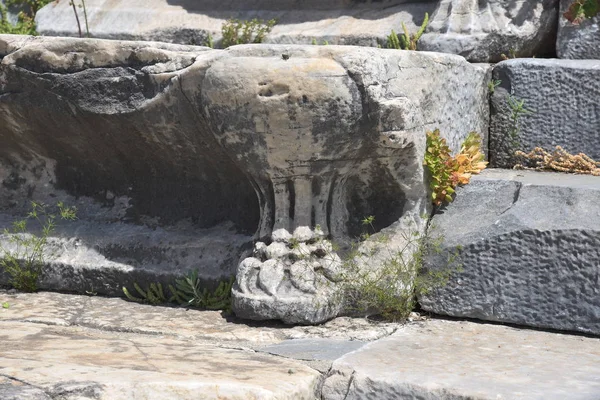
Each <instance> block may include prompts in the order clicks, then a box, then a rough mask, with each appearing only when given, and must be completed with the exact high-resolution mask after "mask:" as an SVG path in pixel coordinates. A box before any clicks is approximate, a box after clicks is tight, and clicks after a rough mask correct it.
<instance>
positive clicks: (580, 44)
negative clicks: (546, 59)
mask: <svg viewBox="0 0 600 400" xmlns="http://www.w3.org/2000/svg"><path fill="white" fill-rule="evenodd" d="M572 3H573V2H572V1H570V0H560V11H561V16H560V18H559V20H558V21H559V22H558V38H557V42H556V53H557V55H558V57H559V58H571V59H578V60H587V59H594V60H598V59H600V17H599V16H596V17H594V18H591V19H587V20H585V21H583V22H582V23H581V24H579V25H574V24H572V23H570V22H569V21H568V20H567V19H566V18H564V17H563V16H562V14H563V13H564V12H565V11H566V10H567V9H568V8H569V5H570V4H572Z"/></svg>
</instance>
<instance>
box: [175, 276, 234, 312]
mask: <svg viewBox="0 0 600 400" xmlns="http://www.w3.org/2000/svg"><path fill="white" fill-rule="evenodd" d="M234 281H235V277H231V278H230V279H229V280H227V281H221V282H220V283H219V285H218V286H217V288H216V289H215V290H214V291H212V292H211V291H210V290H208V289H207V288H204V289H202V288H201V285H200V279H199V278H198V270H194V271H192V272H190V273H189V274H188V276H186V277H184V278H183V279H177V280H176V281H175V286H171V285H170V286H169V290H171V292H172V293H173V297H172V301H176V302H177V303H179V304H185V305H188V306H191V307H196V308H202V309H206V310H224V311H226V312H229V311H231V288H232V287H233V282H234Z"/></svg>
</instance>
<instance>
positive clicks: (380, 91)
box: [199, 45, 487, 238]
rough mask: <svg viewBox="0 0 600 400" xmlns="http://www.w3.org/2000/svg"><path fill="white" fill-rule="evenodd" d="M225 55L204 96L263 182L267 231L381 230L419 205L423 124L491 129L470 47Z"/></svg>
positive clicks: (227, 141) (226, 139)
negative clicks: (463, 54)
mask: <svg viewBox="0 0 600 400" xmlns="http://www.w3.org/2000/svg"><path fill="white" fill-rule="evenodd" d="M226 54H228V55H229V56H228V57H222V58H220V59H219V60H216V61H215V62H213V63H212V65H211V67H210V69H208V71H207V72H206V74H205V77H204V84H203V88H202V93H201V99H200V100H199V102H200V103H201V104H202V105H203V111H204V115H205V117H206V119H207V120H208V121H209V124H210V126H211V130H212V132H213V133H214V135H215V137H216V138H217V140H218V141H219V143H220V144H221V146H222V147H223V148H224V149H227V150H228V151H229V152H230V154H234V155H235V161H236V163H237V164H238V165H239V167H240V169H241V170H243V171H246V173H247V174H248V175H249V176H250V181H251V182H252V183H253V185H254V186H255V188H256V191H257V193H258V197H259V203H260V207H261V223H260V226H259V230H258V232H259V237H261V238H268V237H269V235H270V234H271V232H272V230H276V229H280V228H282V229H286V230H288V231H293V230H294V229H295V228H296V227H298V226H317V225H320V226H321V229H322V230H323V232H324V233H325V234H326V235H332V236H333V237H334V238H345V237H347V236H348V235H350V236H358V235H359V234H360V233H361V227H360V220H361V219H362V218H364V216H367V215H373V216H374V217H375V226H376V228H377V230H379V229H381V228H383V227H386V226H389V225H391V224H392V223H393V222H395V221H397V220H398V219H399V218H400V217H401V216H402V215H403V214H407V213H414V214H416V215H421V214H422V213H423V212H424V211H425V210H427V208H428V206H429V202H428V200H427V199H426V184H425V182H424V179H423V166H422V160H423V156H424V151H425V148H424V146H425V136H424V132H425V131H427V130H431V129H434V128H435V127H439V128H440V130H441V131H442V132H444V134H445V135H446V137H447V138H448V140H449V143H450V146H451V147H453V148H455V149H456V148H458V146H459V144H460V142H461V141H462V138H464V136H465V135H466V134H467V132H468V131H469V130H476V131H478V132H485V126H486V121H485V115H486V113H487V109H486V108H487V107H486V104H485V97H486V91H487V87H485V82H487V70H486V69H485V68H481V67H478V66H472V65H470V64H468V63H466V62H465V61H464V60H463V59H461V58H460V57H456V56H450V55H442V54H420V53H415V52H398V51H391V50H378V49H371V48H352V47H333V46H332V47H329V48H327V47H322V46H291V47H282V46H260V47H257V46H251V45H248V46H238V47H235V48H232V49H231V50H228V51H227V52H226ZM465 74H472V75H471V77H469V78H466V75H465ZM467 80H468V81H469V82H470V83H467ZM407 82H410V84H407Z"/></svg>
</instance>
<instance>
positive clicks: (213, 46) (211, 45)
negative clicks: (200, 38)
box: [204, 33, 215, 49]
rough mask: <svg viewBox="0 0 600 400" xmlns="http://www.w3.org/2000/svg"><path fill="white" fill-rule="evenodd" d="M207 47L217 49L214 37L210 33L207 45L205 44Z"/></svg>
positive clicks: (207, 37)
mask: <svg viewBox="0 0 600 400" xmlns="http://www.w3.org/2000/svg"><path fill="white" fill-rule="evenodd" d="M204 45H205V46H206V47H210V48H211V49H214V48H215V43H214V41H213V37H212V35H211V34H210V33H208V34H207V36H206V43H205V44H204Z"/></svg>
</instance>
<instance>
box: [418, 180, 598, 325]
mask: <svg viewBox="0 0 600 400" xmlns="http://www.w3.org/2000/svg"><path fill="white" fill-rule="evenodd" d="M598 198H600V178H598V177H593V176H582V175H568V174H558V173H544V172H531V171H509V170H488V171H484V173H483V174H482V175H480V176H477V177H475V178H473V180H472V182H471V183H470V184H469V185H467V186H465V187H462V188H460V189H459V190H458V191H457V196H456V200H455V201H454V202H453V203H451V204H450V205H448V207H447V208H446V209H444V210H443V212H441V213H439V214H437V215H435V216H434V217H433V220H432V224H433V226H434V227H435V228H434V230H433V232H432V234H433V236H434V237H436V236H439V237H442V238H443V240H444V241H443V246H442V248H443V251H442V253H441V254H438V255H431V256H430V258H429V259H428V260H427V263H426V265H427V266H428V268H430V269H440V268H445V264H444V260H445V257H446V256H447V254H448V253H449V252H455V251H456V250H457V247H458V246H460V247H461V248H462V250H459V251H458V254H459V255H460V261H461V263H462V271H461V272H457V273H455V274H454V275H453V276H452V278H451V279H450V282H449V283H448V285H446V286H444V287H441V288H438V289H436V290H433V291H432V292H430V293H429V294H427V295H425V296H422V297H421V298H420V299H419V302H420V304H421V306H422V307H423V309H425V310H427V311H431V312H434V313H439V314H445V315H451V316H455V317H470V318H478V319H484V320H490V321H500V322H508V323H514V324H521V325H528V326H533V327H540V328H553V329H560V330H569V331H579V332H586V333H592V334H596V335H600V296H599V295H598V293H599V281H598V276H599V273H600V208H598V204H597V200H598Z"/></svg>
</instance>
